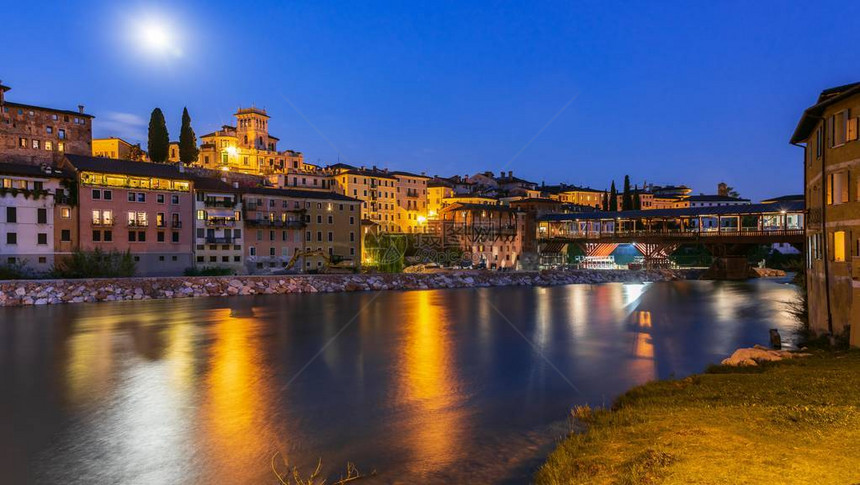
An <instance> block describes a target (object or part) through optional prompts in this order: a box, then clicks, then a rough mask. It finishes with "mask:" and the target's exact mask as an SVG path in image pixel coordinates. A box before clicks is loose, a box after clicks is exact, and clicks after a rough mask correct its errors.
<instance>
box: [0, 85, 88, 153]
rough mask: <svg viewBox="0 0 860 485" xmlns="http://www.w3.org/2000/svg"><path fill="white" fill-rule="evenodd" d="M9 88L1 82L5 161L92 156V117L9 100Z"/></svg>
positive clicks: (0, 145) (0, 149)
mask: <svg viewBox="0 0 860 485" xmlns="http://www.w3.org/2000/svg"><path fill="white" fill-rule="evenodd" d="M9 89H10V88H9V86H4V85H3V84H2V83H0V158H2V160H3V161H4V162H15V163H30V164H35V165H41V164H43V163H56V162H58V161H59V160H60V159H61V158H62V157H63V154H66V153H69V154H77V155H90V154H91V153H92V140H93V134H92V118H93V117H92V115H88V114H86V113H84V107H83V105H79V106H78V110H77V111H67V110H62V109H54V108H44V107H41V106H34V105H30V104H22V103H15V102H12V101H8V100H7V99H6V92H7V91H9Z"/></svg>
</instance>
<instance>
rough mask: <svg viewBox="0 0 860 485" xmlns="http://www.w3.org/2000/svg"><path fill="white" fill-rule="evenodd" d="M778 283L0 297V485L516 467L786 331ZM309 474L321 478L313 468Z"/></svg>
mask: <svg viewBox="0 0 860 485" xmlns="http://www.w3.org/2000/svg"><path fill="white" fill-rule="evenodd" d="M794 291H795V289H794V287H792V286H790V285H787V284H784V282H783V281H774V280H757V281H751V282H712V281H677V282H663V283H651V284H620V283H608V284H601V285H569V286H558V287H549V288H531V287H507V288H478V289H451V290H426V291H409V292H397V291H394V292H381V293H372V292H366V293H338V294H293V295H269V296H255V297H231V298H203V299H183V300H152V301H134V302H121V303H102V304H79V305H58V306H39V307H19V308H2V309H0V378H2V386H3V392H2V393H0V470H2V473H3V477H4V478H3V480H2V481H4V482H7V481H8V483H22V482H23V483H30V482H35V483H64V484H68V483H88V484H89V483H110V484H114V483H123V484H132V483H134V484H137V483H139V484H175V483H231V484H232V483H276V480H275V478H274V475H273V474H272V472H271V470H270V460H271V459H272V456H273V455H274V454H275V453H276V452H278V453H279V457H280V456H286V457H288V458H289V459H290V461H291V463H295V464H296V465H298V466H299V467H300V468H301V469H302V470H306V472H307V473H309V472H310V471H311V470H312V469H313V468H314V466H315V465H316V463H317V459H318V458H322V460H323V466H322V469H323V471H324V472H325V473H328V474H330V475H331V476H333V477H334V476H336V475H337V474H338V472H339V471H340V470H342V469H343V468H344V466H345V464H346V462H347V461H351V462H354V463H356V465H357V466H358V468H359V469H360V470H361V471H362V472H368V471H370V470H373V469H375V470H376V471H377V472H378V475H377V476H376V477H375V478H373V479H371V480H368V481H367V482H361V483H396V482H401V483H407V482H411V483H416V482H422V483H445V482H447V483H464V482H472V483H493V482H495V483H522V482H527V481H528V480H529V478H530V476H531V474H532V473H533V471H534V469H535V467H536V466H539V465H540V463H541V462H542V460H543V458H544V457H545V456H546V454H547V453H548V452H549V451H551V449H552V447H553V445H554V442H555V441H556V440H557V439H558V438H559V437H560V436H562V435H563V434H564V433H565V431H566V429H567V424H566V416H567V414H568V411H569V408H570V407H571V406H572V405H574V404H583V403H590V404H592V405H609V404H610V403H611V402H612V399H613V398H614V397H616V396H617V395H618V394H620V393H622V392H624V391H625V390H626V389H628V388H630V387H631V386H634V385H637V384H641V383H644V382H646V381H649V380H653V379H661V378H668V377H672V376H676V377H680V376H684V375H687V374H691V373H696V372H700V371H702V370H703V369H704V368H705V367H706V366H707V365H708V364H709V363H716V362H719V361H720V360H721V359H722V358H724V357H725V356H726V355H727V354H729V353H731V352H732V351H733V350H734V349H735V348H737V347H740V346H750V345H753V344H756V343H761V344H765V343H766V342H767V339H768V329H770V328H779V329H781V331H782V334H783V336H784V338H785V337H787V336H788V334H789V332H790V328H791V327H792V326H793V322H792V320H791V317H790V316H789V315H788V313H787V311H786V307H785V302H787V301H789V300H791V299H792V298H793V296H794ZM329 482H331V481H329Z"/></svg>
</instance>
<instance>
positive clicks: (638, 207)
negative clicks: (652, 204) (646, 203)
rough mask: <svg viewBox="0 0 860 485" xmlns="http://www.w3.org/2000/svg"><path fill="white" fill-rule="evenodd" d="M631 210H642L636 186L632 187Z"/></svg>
mask: <svg viewBox="0 0 860 485" xmlns="http://www.w3.org/2000/svg"><path fill="white" fill-rule="evenodd" d="M633 210H637V211H638V210H642V194H641V193H640V192H639V186H638V185H634V186H633Z"/></svg>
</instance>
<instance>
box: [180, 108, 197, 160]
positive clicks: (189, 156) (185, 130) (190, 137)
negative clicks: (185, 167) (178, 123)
mask: <svg viewBox="0 0 860 485" xmlns="http://www.w3.org/2000/svg"><path fill="white" fill-rule="evenodd" d="M199 152H200V150H199V149H198V148H197V135H195V134H194V129H193V128H191V116H189V115H188V108H182V128H180V130H179V161H180V162H182V163H186V164H190V163H194V162H196V161H197V154H198V153H199Z"/></svg>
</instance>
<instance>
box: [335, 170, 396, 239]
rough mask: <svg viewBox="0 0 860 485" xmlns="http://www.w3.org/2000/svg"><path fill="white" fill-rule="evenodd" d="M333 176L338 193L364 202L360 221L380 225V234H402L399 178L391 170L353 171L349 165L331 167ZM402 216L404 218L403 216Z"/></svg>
mask: <svg viewBox="0 0 860 485" xmlns="http://www.w3.org/2000/svg"><path fill="white" fill-rule="evenodd" d="M329 169H331V170H332V171H333V172H334V174H333V175H332V180H333V181H334V184H335V190H336V191H337V192H338V193H340V194H343V195H346V196H348V197H352V198H354V199H359V200H360V201H361V217H362V218H363V219H367V220H368V221H372V222H373V223H375V224H377V225H378V230H379V231H380V232H387V233H392V232H395V233H396V232H400V223H399V222H398V220H397V214H398V213H400V212H399V210H398V208H397V200H398V199H397V187H398V178H397V177H396V176H395V175H394V174H393V173H390V172H389V171H388V170H383V169H379V168H376V167H372V168H365V167H353V166H351V165H346V164H338V165H332V166H330V167H329ZM401 215H402V214H401Z"/></svg>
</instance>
